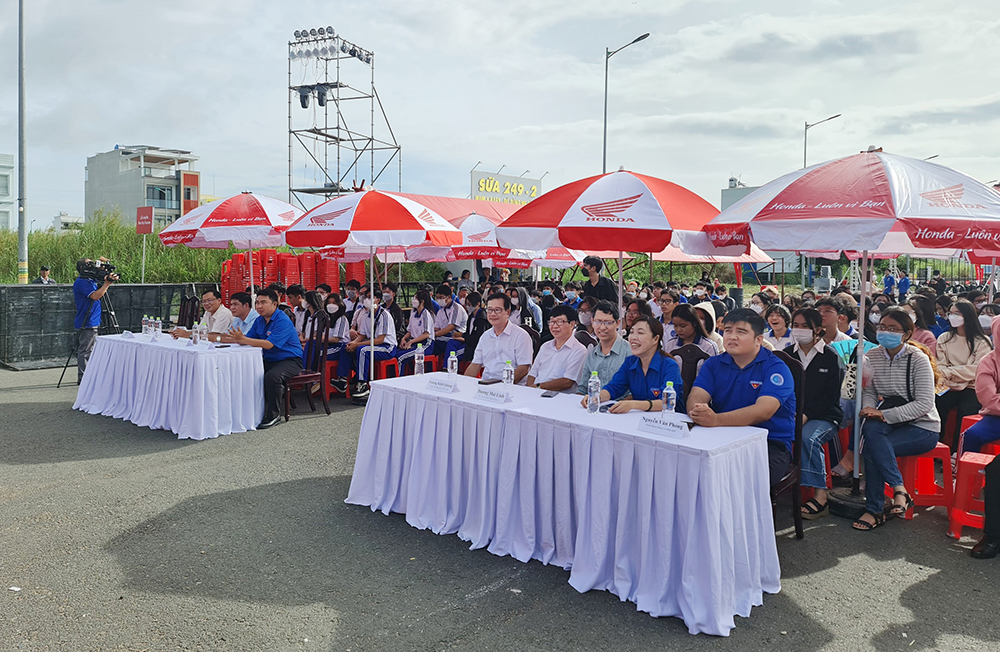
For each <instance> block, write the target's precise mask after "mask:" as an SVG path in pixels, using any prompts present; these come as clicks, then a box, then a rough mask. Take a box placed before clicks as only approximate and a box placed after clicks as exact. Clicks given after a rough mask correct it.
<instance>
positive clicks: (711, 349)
mask: <svg viewBox="0 0 1000 652" xmlns="http://www.w3.org/2000/svg"><path fill="white" fill-rule="evenodd" d="M691 344H694V345H695V346H697V347H698V348H699V349H701V350H702V351H704V352H705V353H707V354H708V355H710V356H713V355H719V346H718V345H717V344H716V343H715V342H714V341H713V340H711V339H710V338H707V337H702V336H701V335H695V336H694V340H693V341H692V342H691ZM682 346H684V342H682V341H681V340H680V338H679V337H677V335H676V334H675V335H674V336H673V337H671V338H669V339H666V340H663V352H664V353H666V354H667V355H670V353H671V352H673V351H676V350H677V349H679V348H681V347H682Z"/></svg>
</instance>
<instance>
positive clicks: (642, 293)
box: [639, 292, 649, 301]
mask: <svg viewBox="0 0 1000 652" xmlns="http://www.w3.org/2000/svg"><path fill="white" fill-rule="evenodd" d="M639 298H640V299H642V300H643V301H645V300H646V299H648V298H649V295H648V294H646V293H645V292H640V293H639Z"/></svg>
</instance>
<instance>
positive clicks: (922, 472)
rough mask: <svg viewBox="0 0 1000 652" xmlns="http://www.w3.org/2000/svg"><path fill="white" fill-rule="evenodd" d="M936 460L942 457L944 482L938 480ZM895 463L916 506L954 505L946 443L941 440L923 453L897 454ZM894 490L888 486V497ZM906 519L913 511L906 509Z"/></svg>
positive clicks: (949, 458)
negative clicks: (904, 455) (898, 455)
mask: <svg viewBox="0 0 1000 652" xmlns="http://www.w3.org/2000/svg"><path fill="white" fill-rule="evenodd" d="M934 460H941V464H942V467H943V469H944V473H943V475H944V483H943V485H941V484H937V482H936V479H935V475H934ZM896 464H897V465H898V466H899V472H900V474H901V475H902V476H903V484H904V485H906V488H907V490H908V491H909V492H910V497H911V498H913V503H914V505H917V506H920V507H936V506H939V505H940V506H944V507H946V508H949V509H950V508H951V506H952V502H953V500H954V484H953V482H952V476H951V448H949V447H948V445H947V444H942V443H938V445H937V446H935V447H934V449H933V450H931V451H928V452H926V453H924V454H923V455H911V456H909V457H897V458H896ZM892 493H893V491H892V487H889V486H888V485H887V486H886V496H887V497H890V498H891V497H892ZM904 518H905V519H906V520H910V519H912V518H913V510H912V509H910V510H907V512H906V514H905V515H904Z"/></svg>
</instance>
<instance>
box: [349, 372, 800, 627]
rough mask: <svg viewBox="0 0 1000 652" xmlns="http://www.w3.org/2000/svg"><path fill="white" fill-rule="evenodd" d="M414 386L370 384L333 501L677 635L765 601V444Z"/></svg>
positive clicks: (526, 396)
mask: <svg viewBox="0 0 1000 652" xmlns="http://www.w3.org/2000/svg"><path fill="white" fill-rule="evenodd" d="M428 378H429V376H426V375H425V376H407V377H403V378H397V379H390V380H384V381H376V382H374V383H372V393H371V396H370V397H369V400H368V406H367V408H366V409H365V414H364V418H363V420H362V424H361V433H360V437H359V441H358V453H357V458H356V461H355V467H354V475H353V478H352V480H351V488H350V492H349V494H348V497H347V502H348V503H351V504H356V505H365V506H368V507H370V508H371V509H372V510H373V511H376V510H378V511H381V512H383V513H385V514H388V513H390V512H397V513H402V514H405V515H406V521H407V523H409V524H410V525H412V526H413V527H416V528H421V529H429V530H431V531H432V532H435V533H437V534H457V535H458V536H459V537H460V538H462V539H463V540H466V541H469V542H470V543H471V547H472V548H474V549H475V548H483V547H486V548H487V549H488V550H489V551H490V552H492V553H494V554H497V555H510V556H512V557H514V558H515V559H518V560H520V561H524V562H526V561H528V560H529V559H537V560H539V561H541V562H542V563H545V564H556V565H558V566H561V567H562V568H565V569H567V570H569V571H570V577H569V582H570V585H571V586H573V587H574V588H575V589H577V590H578V591H581V592H584V591H588V590H591V589H604V590H607V591H611V592H612V593H614V594H615V595H617V596H618V597H619V598H621V599H622V600H623V601H624V600H628V601H631V602H634V603H635V604H636V606H637V608H638V609H639V610H641V611H644V612H648V613H649V614H651V615H653V616H677V617H680V618H682V619H683V620H684V622H685V623H686V624H687V626H688V631H690V632H691V633H692V634H696V633H702V632H703V633H709V634H715V635H722V636H727V635H728V634H729V632H730V631H731V630H732V629H733V627H735V619H734V616H735V615H740V616H744V617H746V616H749V615H750V610H751V608H752V607H753V606H756V605H760V604H762V601H763V593H764V592H767V593H777V592H778V591H780V588H781V584H780V568H779V564H778V553H777V545H776V542H775V536H774V525H773V520H772V513H771V504H770V495H769V488H768V466H767V446H766V437H767V432H766V431H765V430H763V429H760V428H700V427H695V428H694V429H693V430H692V431H691V434H690V436H689V437H686V438H683V439H673V438H670V437H665V436H658V435H652V434H647V433H641V432H639V431H638V429H637V428H638V423H639V419H640V413H638V412H633V413H630V414H622V415H617V414H589V413H588V412H587V411H586V410H585V409H584V408H583V407H582V406H581V405H580V397H578V396H575V395H559V396H556V397H554V398H542V396H541V392H540V391H539V390H537V389H531V388H526V387H518V386H514V387H512V388H511V397H512V400H511V401H509V402H507V403H505V404H503V405H496V404H490V403H487V402H484V401H482V400H477V399H476V397H475V396H476V391H477V389H479V386H478V385H477V382H476V380H475V379H472V378H465V377H459V378H458V379H457V385H456V387H457V391H455V392H454V393H451V394H442V393H436V392H432V391H429V390H428V389H427V384H428Z"/></svg>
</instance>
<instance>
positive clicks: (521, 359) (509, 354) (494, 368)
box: [465, 292, 534, 384]
mask: <svg viewBox="0 0 1000 652" xmlns="http://www.w3.org/2000/svg"><path fill="white" fill-rule="evenodd" d="M486 319H487V321H489V322H490V326H492V328H491V329H489V330H488V331H486V332H485V333H483V335H482V337H480V338H479V344H478V345H476V353H475V355H474V356H473V357H472V364H470V365H469V367H468V368H467V369H466V370H465V375H466V376H472V377H476V376H478V375H479V372H482V374H483V379H484V380H494V379H497V380H499V379H502V378H503V368H504V366H505V365H506V364H507V361H508V360H509V361H510V363H511V364H512V365H513V366H514V382H515V383H517V384H522V381H523V380H524V378H525V376H527V375H528V371H529V370H530V368H531V358H532V355H533V354H534V347H533V346H532V343H531V336H530V335H528V332H527V331H526V330H524V329H523V328H521V327H520V326H518V325H516V324H512V323H510V297H509V296H507V295H506V294H503V293H502V292H497V293H494V294H491V295H490V297H489V299H487V300H486Z"/></svg>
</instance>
